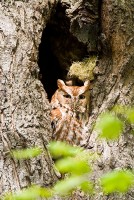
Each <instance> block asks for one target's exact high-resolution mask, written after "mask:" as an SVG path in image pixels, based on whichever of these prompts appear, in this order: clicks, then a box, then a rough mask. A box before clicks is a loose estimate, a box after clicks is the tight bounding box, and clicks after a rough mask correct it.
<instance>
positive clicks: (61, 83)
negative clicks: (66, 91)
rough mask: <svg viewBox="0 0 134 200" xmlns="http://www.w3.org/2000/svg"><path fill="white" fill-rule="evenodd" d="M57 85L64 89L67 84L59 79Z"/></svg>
mask: <svg viewBox="0 0 134 200" xmlns="http://www.w3.org/2000/svg"><path fill="white" fill-rule="evenodd" d="M57 85H58V88H60V89H61V88H62V87H63V86H65V83H64V81H62V80H61V79H58V80H57Z"/></svg>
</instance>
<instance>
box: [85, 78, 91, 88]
mask: <svg viewBox="0 0 134 200" xmlns="http://www.w3.org/2000/svg"><path fill="white" fill-rule="evenodd" d="M84 86H85V87H86V89H87V90H88V89H90V81H89V80H87V81H85V82H84Z"/></svg>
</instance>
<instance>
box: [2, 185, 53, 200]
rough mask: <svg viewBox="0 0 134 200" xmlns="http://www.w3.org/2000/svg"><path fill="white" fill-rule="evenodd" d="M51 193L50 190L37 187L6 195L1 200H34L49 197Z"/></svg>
mask: <svg viewBox="0 0 134 200" xmlns="http://www.w3.org/2000/svg"><path fill="white" fill-rule="evenodd" d="M50 196H52V191H51V190H50V189H46V188H42V187H39V186H37V185H34V186H31V187H28V188H27V189H23V190H20V191H18V192H16V193H14V194H11V193H9V194H6V195H5V196H3V198H2V199H4V200H34V199H37V198H39V197H50Z"/></svg>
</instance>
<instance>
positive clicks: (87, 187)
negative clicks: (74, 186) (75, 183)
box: [80, 181, 93, 194]
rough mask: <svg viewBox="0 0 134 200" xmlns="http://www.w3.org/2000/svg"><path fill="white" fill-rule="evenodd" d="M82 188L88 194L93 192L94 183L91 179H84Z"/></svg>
mask: <svg viewBox="0 0 134 200" xmlns="http://www.w3.org/2000/svg"><path fill="white" fill-rule="evenodd" d="M80 187H81V190H83V192H85V193H87V194H91V193H93V184H92V183H91V182H89V181H84V182H83V183H82V184H81V185H80Z"/></svg>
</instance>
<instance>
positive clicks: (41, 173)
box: [0, 0, 56, 194]
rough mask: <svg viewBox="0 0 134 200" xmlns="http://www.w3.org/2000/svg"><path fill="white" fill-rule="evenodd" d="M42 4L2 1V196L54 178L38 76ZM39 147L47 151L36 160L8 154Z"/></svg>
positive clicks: (44, 16) (46, 12)
mask: <svg viewBox="0 0 134 200" xmlns="http://www.w3.org/2000/svg"><path fill="white" fill-rule="evenodd" d="M41 2H42V3H41ZM41 2H40V3H39V2H38V1H37V2H36V1H32V2H29V3H24V2H21V1H14V2H12V3H8V1H6V2H5V3H0V10H1V13H0V29H1V33H0V38H1V39H0V40H1V44H0V54H1V60H0V66H1V86H0V90H1V92H0V93H1V95H0V96H1V100H0V103H1V134H0V158H1V161H0V194H2V193H4V192H6V191H16V190H19V189H21V188H24V187H26V186H28V185H30V184H32V183H35V184H40V185H44V186H46V185H51V184H53V183H54V181H55V180H56V176H55V173H54V171H53V168H52V160H51V158H50V156H49V154H48V152H47V149H46V144H47V143H48V142H49V140H50V138H51V134H52V131H51V125H50V106H49V102H48V100H47V95H46V93H45V91H44V88H43V86H42V84H41V82H40V81H39V79H38V74H39V68H38V65H37V58H38V57H37V56H38V47H39V43H40V39H41V35H42V31H43V28H44V25H45V23H46V20H47V18H48V17H49V13H50V8H49V7H48V4H47V2H46V1H45V0H44V1H41ZM35 146H39V147H40V148H42V149H43V150H44V153H43V154H41V155H40V156H38V157H37V158H33V159H30V160H26V161H16V160H15V159H14V158H11V156H10V153H11V151H12V150H13V149H22V148H30V147H35Z"/></svg>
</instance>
